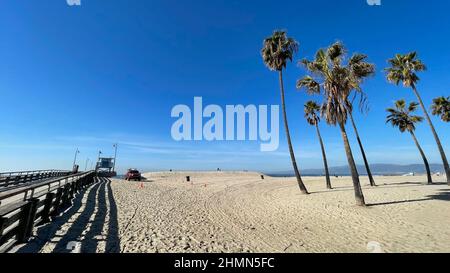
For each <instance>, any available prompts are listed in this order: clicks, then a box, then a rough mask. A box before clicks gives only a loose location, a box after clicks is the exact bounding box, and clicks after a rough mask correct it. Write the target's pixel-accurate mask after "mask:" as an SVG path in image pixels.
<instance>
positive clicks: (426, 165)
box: [410, 131, 433, 184]
mask: <svg viewBox="0 0 450 273" xmlns="http://www.w3.org/2000/svg"><path fill="white" fill-rule="evenodd" d="M410 133H411V135H412V137H413V139H414V142H415V143H416V146H417V149H419V152H420V155H421V156H422V159H423V164H425V169H426V170H427V178H428V184H433V180H432V178H431V172H430V165H428V160H427V157H426V156H425V153H424V152H423V150H422V147H420V144H419V141H417V138H416V136H415V135H414V132H413V131H411V132H410Z"/></svg>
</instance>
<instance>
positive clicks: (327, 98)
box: [297, 42, 374, 206]
mask: <svg viewBox="0 0 450 273" xmlns="http://www.w3.org/2000/svg"><path fill="white" fill-rule="evenodd" d="M344 55H345V48H344V46H343V45H342V44H341V43H340V42H337V43H335V44H333V45H331V46H330V47H329V48H328V49H326V50H324V49H320V50H319V51H318V52H317V53H316V56H315V59H314V60H312V61H308V60H302V61H301V64H303V65H304V66H305V67H306V69H307V70H308V71H310V72H311V75H308V76H305V77H304V78H302V79H300V80H298V82H297V88H298V89H301V88H305V89H306V91H307V92H308V93H309V94H321V93H323V96H324V102H323V104H322V106H321V115H322V116H323V117H324V118H325V120H326V121H327V123H328V124H330V125H339V128H340V130H341V135H342V139H343V141H344V148H345V152H346V155H347V161H348V165H349V168H350V172H351V174H352V181H353V187H354V190H355V198H356V203H357V204H358V205H361V206H364V205H365V201H364V195H363V192H362V189H361V183H360V181H359V174H358V170H357V168H356V164H355V160H354V158H353V153H352V150H351V147H350V143H349V141H348V136H347V132H346V130H345V124H346V123H347V118H348V115H349V113H350V112H351V111H352V109H353V105H352V103H351V102H350V100H349V95H350V94H351V92H353V91H355V92H357V93H362V90H361V87H360V85H361V83H362V82H363V80H364V78H366V77H368V76H370V75H372V74H373V70H374V68H373V65H371V64H369V63H366V62H365V59H366V56H365V55H361V54H355V55H353V56H352V57H351V58H350V60H349V61H348V63H347V64H346V65H345V64H344V63H343V61H344Z"/></svg>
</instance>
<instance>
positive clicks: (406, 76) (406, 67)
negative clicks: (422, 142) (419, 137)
mask: <svg viewBox="0 0 450 273" xmlns="http://www.w3.org/2000/svg"><path fill="white" fill-rule="evenodd" d="M388 62H389V64H390V67H389V68H387V69H386V71H387V79H388V80H389V81H390V82H392V83H394V84H396V85H398V84H399V83H400V82H402V83H403V86H405V87H411V88H412V90H413V92H414V94H415V95H416V97H417V99H418V100H419V104H420V106H421V107H422V110H423V113H424V114H425V118H426V119H427V121H428V124H429V125H430V128H431V132H432V133H433V136H434V139H435V140H436V144H437V146H438V149H439V152H440V154H441V157H442V163H443V164H444V169H445V174H446V176H447V182H448V184H449V185H450V167H449V165H448V161H447V156H446V155H445V152H444V148H443V147H442V144H441V140H440V139H439V136H438V134H437V133H436V130H435V129H434V126H433V123H432V122H431V119H430V116H429V115H428V112H427V109H426V108H425V105H424V104H423V101H422V98H421V97H420V95H419V92H418V91H417V88H416V84H417V82H418V81H419V77H418V76H417V74H416V72H420V71H424V70H426V67H425V65H424V64H423V63H422V62H421V61H420V60H419V59H418V58H417V53H416V52H411V53H408V54H405V55H401V54H397V55H395V57H394V58H393V59H390V60H389V61H388Z"/></svg>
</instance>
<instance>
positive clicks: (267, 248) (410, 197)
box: [14, 172, 450, 253]
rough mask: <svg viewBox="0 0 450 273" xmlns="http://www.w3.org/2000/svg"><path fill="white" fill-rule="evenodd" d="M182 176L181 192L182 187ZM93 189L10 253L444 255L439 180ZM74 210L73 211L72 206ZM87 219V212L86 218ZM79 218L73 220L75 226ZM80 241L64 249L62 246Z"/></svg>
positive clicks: (245, 179)
mask: <svg viewBox="0 0 450 273" xmlns="http://www.w3.org/2000/svg"><path fill="white" fill-rule="evenodd" d="M186 175H190V176H191V180H192V182H191V183H188V182H185V177H186ZM145 177H146V178H147V181H144V182H142V183H140V182H128V181H123V180H112V181H111V182H109V181H103V182H102V183H100V184H97V185H95V186H93V187H91V188H90V189H89V190H88V191H87V192H86V193H85V194H84V196H83V197H80V198H78V199H79V201H76V204H75V205H74V207H73V208H71V211H70V210H69V211H68V212H67V213H66V214H65V216H64V217H65V218H63V219H60V220H59V221H60V222H59V223H58V222H56V223H52V224H50V225H47V226H44V227H42V228H40V229H37V231H36V232H37V237H36V238H35V239H34V240H32V241H31V242H30V243H29V244H27V245H25V246H20V247H18V248H16V249H15V250H14V251H19V252H69V251H72V252H77V251H78V252H79V251H81V252H133V253H134V252H151V253H154V252H159V253H160V252H162V253H164V252H280V253H283V252H363V253H364V252H450V228H449V227H450V202H449V201H450V187H449V186H447V185H446V184H445V183H443V182H444V178H443V177H434V180H435V181H436V182H437V183H436V184H435V185H431V186H430V185H426V184H425V183H424V181H426V178H425V177H424V176H417V177H381V176H380V177H378V176H377V177H375V180H376V182H377V184H378V185H379V186H378V187H375V188H371V187H370V186H368V185H367V184H368V181H367V178H366V177H363V178H362V182H363V191H364V194H365V197H366V203H367V204H369V206H368V207H358V206H356V205H355V200H354V196H353V188H352V186H351V179H350V178H349V177H341V178H334V177H333V178H332V184H333V187H334V189H333V190H326V188H325V181H324V178H323V177H305V178H304V180H305V183H306V186H307V187H308V189H309V191H310V192H311V194H310V195H308V196H305V195H302V194H301V193H300V191H299V189H298V186H297V184H296V181H295V178H272V177H267V176H266V177H265V179H264V180H262V179H261V177H260V174H258V173H250V172H248V173H246V172H224V173H223V172H209V173H147V174H145ZM77 202H78V203H77ZM86 211H87V212H86ZM80 219H81V220H80ZM73 241H75V242H80V244H79V245H77V248H72V249H71V250H67V247H66V245H67V243H68V242H73Z"/></svg>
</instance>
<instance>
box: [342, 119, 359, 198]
mask: <svg viewBox="0 0 450 273" xmlns="http://www.w3.org/2000/svg"><path fill="white" fill-rule="evenodd" d="M339 127H340V129H341V134H342V139H343V140H344V147H345V153H346V154H347V160H348V166H349V168H350V172H351V174H352V180H353V188H354V189H355V199H356V204H357V205H359V206H365V205H366V203H365V201H364V194H363V192H362V189H361V183H360V182H359V175H358V170H357V169H356V164H355V159H354V158H353V154H352V149H351V147H350V143H349V142H348V137H347V132H346V131H345V126H344V124H343V123H342V122H339Z"/></svg>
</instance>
